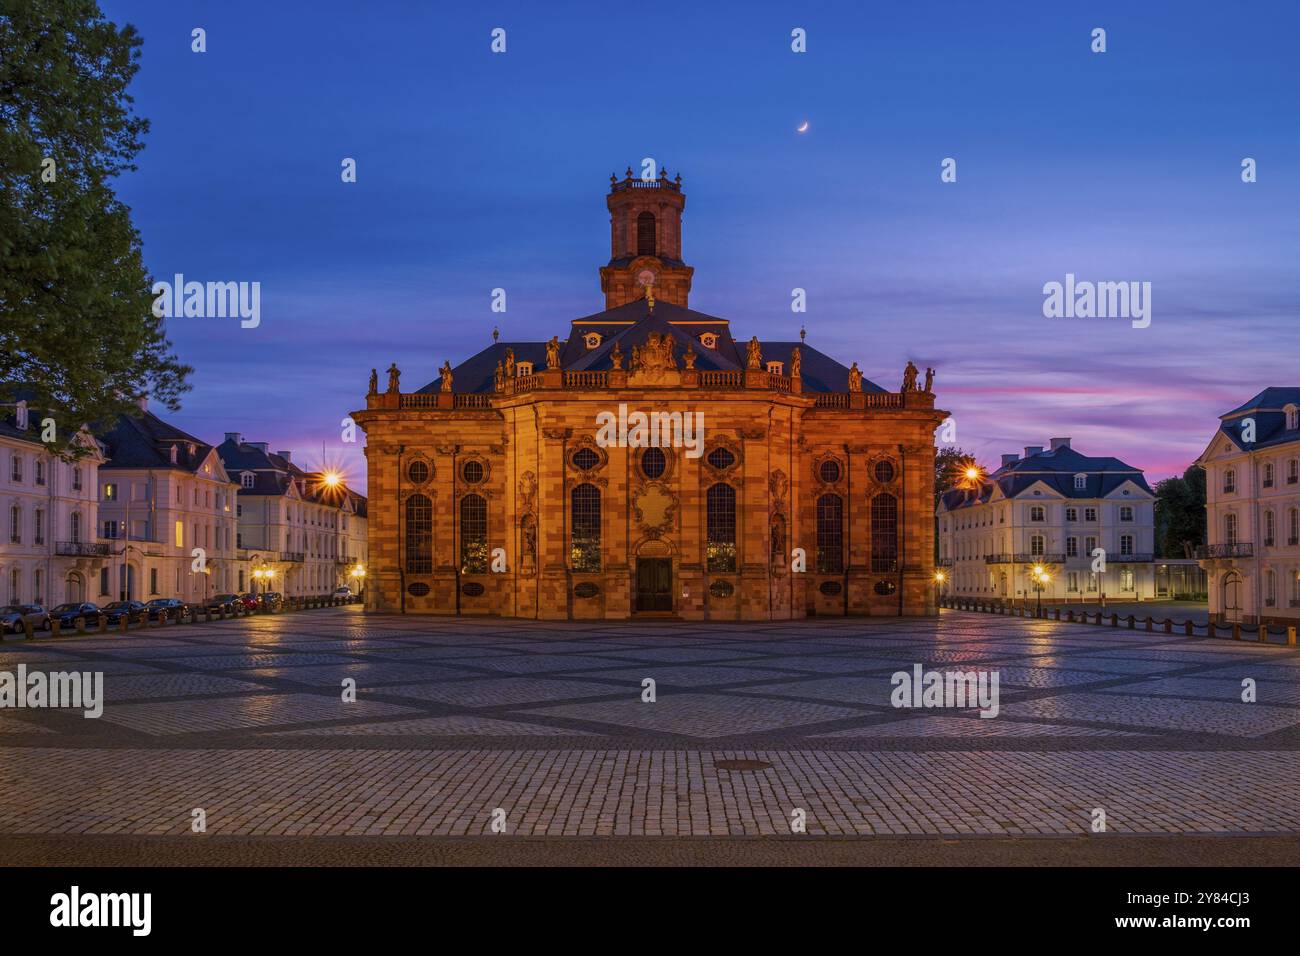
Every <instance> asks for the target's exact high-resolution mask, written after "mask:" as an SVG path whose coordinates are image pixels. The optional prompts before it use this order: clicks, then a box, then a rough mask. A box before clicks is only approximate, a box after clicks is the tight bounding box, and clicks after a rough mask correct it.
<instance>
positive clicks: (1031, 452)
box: [1025, 445, 1043, 458]
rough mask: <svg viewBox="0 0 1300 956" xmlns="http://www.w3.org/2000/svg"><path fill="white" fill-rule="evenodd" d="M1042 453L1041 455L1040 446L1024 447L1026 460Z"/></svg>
mask: <svg viewBox="0 0 1300 956" xmlns="http://www.w3.org/2000/svg"><path fill="white" fill-rule="evenodd" d="M1042 453H1043V446H1042V445H1026V446H1025V457H1026V458H1033V457H1034V456H1035V455H1041V454H1042Z"/></svg>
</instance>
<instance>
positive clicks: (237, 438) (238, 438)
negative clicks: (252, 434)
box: [226, 432, 244, 445]
mask: <svg viewBox="0 0 1300 956" xmlns="http://www.w3.org/2000/svg"><path fill="white" fill-rule="evenodd" d="M243 437H244V436H243V435H241V434H239V432H226V441H232V442H234V443H235V444H236V445H238V444H241V443H242V440H243Z"/></svg>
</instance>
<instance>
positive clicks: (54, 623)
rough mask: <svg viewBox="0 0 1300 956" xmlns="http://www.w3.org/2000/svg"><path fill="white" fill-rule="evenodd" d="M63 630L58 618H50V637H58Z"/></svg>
mask: <svg viewBox="0 0 1300 956" xmlns="http://www.w3.org/2000/svg"><path fill="white" fill-rule="evenodd" d="M62 629H63V627H62V625H61V624H59V619H58V618H57V617H52V618H50V637H58V636H59V631H61V630H62Z"/></svg>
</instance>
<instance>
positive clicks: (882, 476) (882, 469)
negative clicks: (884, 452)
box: [876, 461, 894, 483]
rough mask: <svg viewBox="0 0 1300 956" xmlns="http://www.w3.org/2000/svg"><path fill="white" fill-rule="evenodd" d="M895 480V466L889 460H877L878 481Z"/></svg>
mask: <svg viewBox="0 0 1300 956" xmlns="http://www.w3.org/2000/svg"><path fill="white" fill-rule="evenodd" d="M893 480H894V466H893V465H892V464H890V463H889V462H887V461H878V462H876V481H879V482H882V483H883V482H887V481H893Z"/></svg>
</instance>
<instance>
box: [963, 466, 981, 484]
mask: <svg viewBox="0 0 1300 956" xmlns="http://www.w3.org/2000/svg"><path fill="white" fill-rule="evenodd" d="M979 476H980V470H979V469H978V468H975V467H971V468H967V469H966V477H967V478H969V479H970V480H971V481H975V480H976V479H977V478H979Z"/></svg>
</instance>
